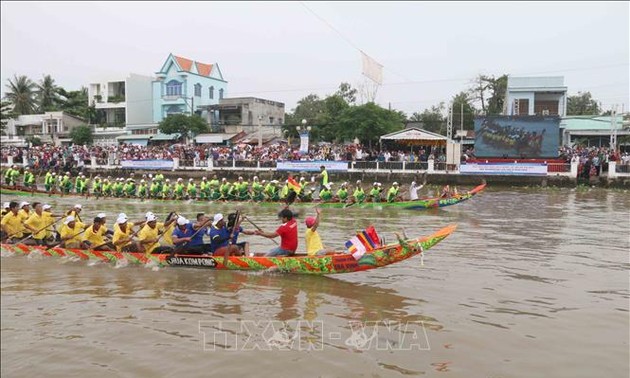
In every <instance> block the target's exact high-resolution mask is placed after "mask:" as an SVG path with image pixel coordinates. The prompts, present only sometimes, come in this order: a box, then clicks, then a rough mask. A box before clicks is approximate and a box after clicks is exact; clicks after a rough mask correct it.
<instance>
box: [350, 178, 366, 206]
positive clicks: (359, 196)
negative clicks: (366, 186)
mask: <svg viewBox="0 0 630 378" xmlns="http://www.w3.org/2000/svg"><path fill="white" fill-rule="evenodd" d="M352 197H353V199H354V202H358V203H363V201H365V191H364V190H363V188H362V187H361V180H357V187H356V189H354V192H353V193H352Z"/></svg>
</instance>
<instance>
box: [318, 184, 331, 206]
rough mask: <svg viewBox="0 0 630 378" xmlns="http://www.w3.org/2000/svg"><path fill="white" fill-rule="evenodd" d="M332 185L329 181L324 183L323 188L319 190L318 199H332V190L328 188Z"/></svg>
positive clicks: (324, 200) (323, 200) (325, 200)
mask: <svg viewBox="0 0 630 378" xmlns="http://www.w3.org/2000/svg"><path fill="white" fill-rule="evenodd" d="M331 187H332V184H331V183H328V184H326V185H324V188H323V189H322V190H320V192H319V199H320V200H321V201H322V202H330V201H332V197H333V194H332V191H331V190H330V188H331Z"/></svg>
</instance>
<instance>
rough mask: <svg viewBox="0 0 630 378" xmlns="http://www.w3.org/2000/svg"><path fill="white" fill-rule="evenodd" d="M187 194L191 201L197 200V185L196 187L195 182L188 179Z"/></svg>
mask: <svg viewBox="0 0 630 378" xmlns="http://www.w3.org/2000/svg"><path fill="white" fill-rule="evenodd" d="M186 194H187V195H188V198H190V199H197V185H195V181H194V180H193V179H188V186H187V187H186Z"/></svg>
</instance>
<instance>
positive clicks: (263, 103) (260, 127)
mask: <svg viewBox="0 0 630 378" xmlns="http://www.w3.org/2000/svg"><path fill="white" fill-rule="evenodd" d="M203 109H204V110H205V111H204V112H205V113H206V115H207V120H208V125H210V130H211V131H212V134H213V135H208V134H206V135H200V136H198V137H197V138H196V141H197V143H207V142H208V141H213V142H214V141H217V143H221V142H225V141H227V140H230V139H231V138H233V137H234V136H235V135H236V134H239V133H244V134H246V135H247V137H246V138H245V140H254V141H255V140H261V141H263V140H264V141H268V140H271V139H273V138H276V137H279V136H281V135H282V124H283V123H284V104H283V103H281V102H277V101H271V100H266V99H263V98H256V97H234V98H223V99H220V100H219V103H218V104H214V105H208V106H205V107H203ZM220 133H223V134H222V138H220V139H221V140H220V141H219V140H218V139H217V134H220Z"/></svg>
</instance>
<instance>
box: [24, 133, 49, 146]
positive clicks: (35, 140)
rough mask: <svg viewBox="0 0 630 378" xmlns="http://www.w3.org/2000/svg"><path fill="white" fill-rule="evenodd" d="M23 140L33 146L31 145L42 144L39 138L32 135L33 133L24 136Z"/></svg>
mask: <svg viewBox="0 0 630 378" xmlns="http://www.w3.org/2000/svg"><path fill="white" fill-rule="evenodd" d="M24 141H25V142H26V143H30V144H31V146H33V147H36V146H41V145H43V144H44V143H43V142H42V140H41V139H39V138H38V137H36V136H33V135H30V136H27V137H26V138H24Z"/></svg>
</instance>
